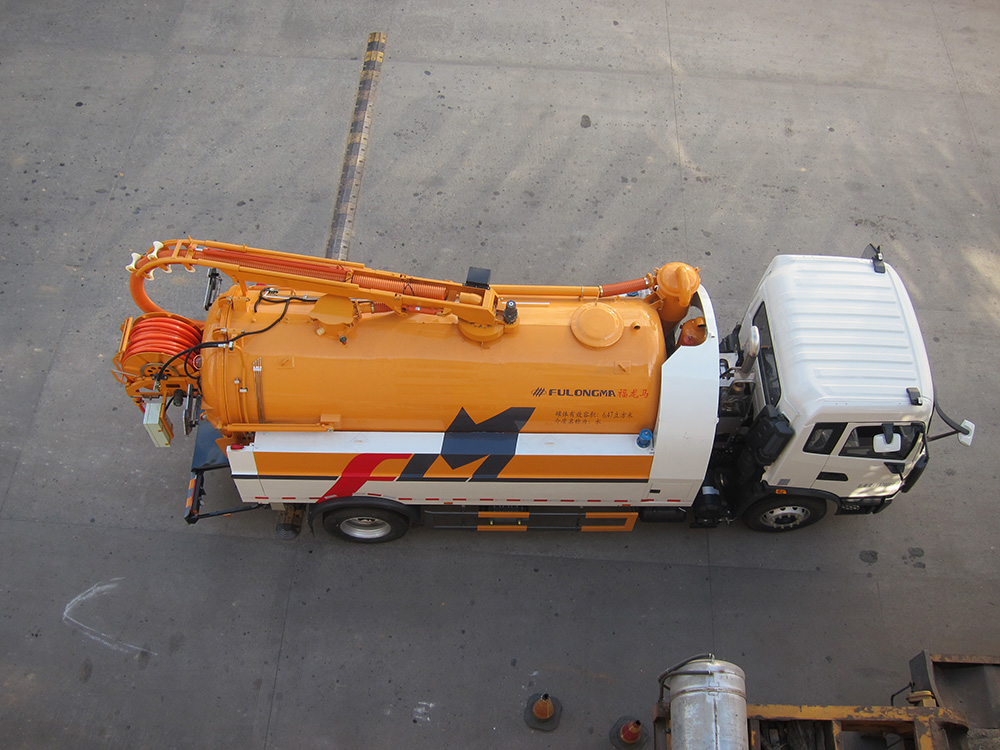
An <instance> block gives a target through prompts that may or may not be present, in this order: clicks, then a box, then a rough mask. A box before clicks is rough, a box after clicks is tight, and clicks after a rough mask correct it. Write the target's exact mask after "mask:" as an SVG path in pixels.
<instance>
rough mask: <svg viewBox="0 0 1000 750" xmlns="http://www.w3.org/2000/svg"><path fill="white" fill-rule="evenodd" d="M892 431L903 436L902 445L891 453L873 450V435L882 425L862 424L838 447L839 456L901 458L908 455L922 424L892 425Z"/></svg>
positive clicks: (878, 431) (921, 428) (920, 431)
mask: <svg viewBox="0 0 1000 750" xmlns="http://www.w3.org/2000/svg"><path fill="white" fill-rule="evenodd" d="M892 431H893V432H894V433H896V434H898V435H901V436H902V438H903V442H902V445H900V448H899V450H898V451H893V452H892V453H876V452H875V436H876V435H878V434H879V433H881V432H882V425H864V426H862V427H855V428H854V429H853V430H851V434H850V435H848V436H847V440H845V441H844V447H843V448H841V449H840V455H841V456H853V457H855V458H874V459H878V460H882V461H885V460H892V459H895V460H897V461H898V460H902V459H904V458H906V457H907V456H908V455H910V451H911V450H913V446H914V445H915V444H916V442H917V438H918V437H920V436H921V435H922V434H923V432H924V426H923V425H922V424H919V423H913V422H909V423H907V424H897V425H893V427H892Z"/></svg>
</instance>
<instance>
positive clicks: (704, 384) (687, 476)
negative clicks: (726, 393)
mask: <svg viewBox="0 0 1000 750" xmlns="http://www.w3.org/2000/svg"><path fill="white" fill-rule="evenodd" d="M696 308H701V311H700V313H699V311H698V310H697V309H696ZM699 314H700V315H701V316H702V317H703V318H705V323H706V325H707V326H708V338H707V339H706V340H705V341H704V343H702V344H700V345H698V346H681V347H678V348H677V350H676V351H675V352H673V353H672V354H671V355H670V356H669V357H668V358H667V361H666V362H664V363H663V365H662V367H661V369H660V383H661V385H660V408H659V412H658V414H657V421H656V431H655V442H654V447H655V449H656V455H655V457H654V458H653V468H652V471H651V472H650V474H651V476H650V490H651V492H654V493H655V494H654V497H659V498H663V499H668V500H670V501H671V502H674V503H678V504H679V505H681V506H688V505H690V504H691V503H692V502H693V501H694V498H695V495H697V494H698V490H699V489H700V488H701V485H702V483H703V482H704V479H705V470H706V469H707V467H708V461H709V458H710V457H711V454H712V445H713V443H714V441H715V428H716V424H717V423H718V421H719V327H718V323H717V322H716V319H715V309H714V308H713V306H712V300H711V298H710V297H709V296H708V292H707V291H706V290H705V289H704V288H701V289H699V290H698V294H697V296H696V297H695V298H694V299H693V300H692V308H691V312H690V313H689V317H696V316H697V315H699ZM657 490H658V491H659V492H656V491H657Z"/></svg>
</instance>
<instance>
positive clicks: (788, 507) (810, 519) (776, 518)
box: [743, 495, 826, 532]
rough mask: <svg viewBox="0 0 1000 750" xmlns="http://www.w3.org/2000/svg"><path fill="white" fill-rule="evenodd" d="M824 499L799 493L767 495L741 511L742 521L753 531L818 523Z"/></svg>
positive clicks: (792, 528)
mask: <svg viewBox="0 0 1000 750" xmlns="http://www.w3.org/2000/svg"><path fill="white" fill-rule="evenodd" d="M825 515H826V501H825V500H821V499H819V498H815V497H802V496H800V495H769V496H768V497H765V498H763V499H762V500H758V501H757V502H755V503H753V504H752V505H751V506H750V507H749V508H747V509H746V510H745V511H743V523H744V524H746V526H747V527H749V528H751V529H753V530H754V531H769V532H779V531H793V530H794V529H804V528H805V527H806V526H812V525H813V524H814V523H818V522H819V521H820V520H821V519H822V518H823V516H825Z"/></svg>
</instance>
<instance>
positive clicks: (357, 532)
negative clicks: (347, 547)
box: [340, 516, 392, 539]
mask: <svg viewBox="0 0 1000 750" xmlns="http://www.w3.org/2000/svg"><path fill="white" fill-rule="evenodd" d="M340 530H341V531H342V532H344V533H345V534H346V535H347V536H349V537H352V538H354V539H381V538H382V537H384V536H386V535H387V534H388V533H390V532H391V531H392V526H390V525H389V523H388V522H387V521H383V520H382V519H381V518H372V517H371V516H355V517H354V518H348V519H346V520H344V521H341V522H340Z"/></svg>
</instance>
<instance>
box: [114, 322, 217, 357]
mask: <svg viewBox="0 0 1000 750" xmlns="http://www.w3.org/2000/svg"><path fill="white" fill-rule="evenodd" d="M200 343H201V331H200V330H198V328H197V326H195V325H193V324H192V323H191V322H190V321H188V320H185V319H183V318H179V317H173V318H167V317H159V316H157V317H150V318H142V319H140V320H137V321H136V322H135V323H134V324H133V325H132V331H131V332H130V333H129V337H128V345H127V346H126V347H125V353H124V354H123V355H122V363H123V364H124V363H125V362H126V361H128V359H129V358H130V357H132V356H133V355H136V354H162V355H165V356H166V357H167V358H169V359H173V358H176V357H177V355H179V354H181V353H182V352H184V351H185V350H188V349H192V348H193V347H196V346H198V344H200ZM190 356H191V355H190V354H189V355H188V358H190Z"/></svg>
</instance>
